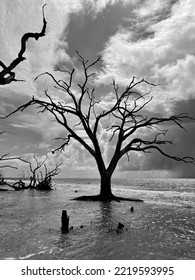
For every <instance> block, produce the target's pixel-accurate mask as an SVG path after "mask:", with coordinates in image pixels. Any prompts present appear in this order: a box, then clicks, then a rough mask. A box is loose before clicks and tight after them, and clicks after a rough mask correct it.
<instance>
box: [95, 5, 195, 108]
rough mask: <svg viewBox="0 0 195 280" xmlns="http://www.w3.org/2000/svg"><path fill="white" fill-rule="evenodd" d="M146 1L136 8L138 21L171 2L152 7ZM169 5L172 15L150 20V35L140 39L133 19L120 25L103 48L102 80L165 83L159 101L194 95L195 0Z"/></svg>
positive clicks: (192, 96)
mask: <svg viewBox="0 0 195 280" xmlns="http://www.w3.org/2000/svg"><path fill="white" fill-rule="evenodd" d="M174 2H175V1H174ZM145 3H147V5H146V4H145V5H143V6H139V7H138V8H137V9H136V11H135V14H136V16H137V18H136V24H137V22H142V20H144V22H145V17H146V16H148V15H150V16H152V15H153V16H155V15H156V13H157V12H159V9H160V11H161V10H162V9H165V8H166V6H167V5H168V2H167V1H165V2H163V3H164V5H160V3H162V1H155V3H156V6H155V4H154V5H152V7H154V9H153V10H151V9H150V6H151V1H147V2H145ZM152 3H153V2H152ZM169 8H170V10H171V13H170V14H169V17H167V18H163V19H161V20H159V21H156V20H155V21H154V22H152V20H151V21H150V22H149V23H150V24H149V25H146V31H148V32H150V35H149V36H147V35H146V36H145V37H142V36H141V37H140V38H139V37H138V38H137V36H136V34H135V33H136V32H137V28H135V29H134V30H133V28H132V25H131V24H132V22H131V21H130V23H129V26H127V27H122V28H120V29H119V30H118V32H117V33H116V34H115V35H114V36H112V37H111V38H110V39H109V40H108V42H107V43H106V47H105V49H104V50H103V51H102V56H103V65H104V67H103V70H102V71H101V72H100V75H99V77H98V82H99V83H104V84H109V83H110V82H111V80H112V79H113V78H114V79H116V81H117V82H118V83H120V84H121V85H126V84H127V83H128V82H129V81H130V80H131V78H132V77H133V76H136V77H137V76H138V77H141V78H142V77H144V78H146V79H148V80H149V81H152V82H156V83H160V84H162V85H164V86H161V87H159V89H158V88H155V96H156V99H155V98H154V101H155V102H156V101H157V100H158V102H157V103H160V102H161V103H162V102H163V101H169V102H170V101H171V100H172V99H173V100H174V101H176V100H178V101H179V100H182V99H189V98H194V96H195V93H194V90H193V88H194V79H193V78H192V77H193V76H194V54H195V50H194V45H195V36H194V31H193V30H194V28H195V2H194V1H193V0H188V1H183V0H181V1H179V2H176V3H175V4H174V5H172V6H171V7H170V6H169ZM184 89H185V90H184ZM170 104H171V103H170Z"/></svg>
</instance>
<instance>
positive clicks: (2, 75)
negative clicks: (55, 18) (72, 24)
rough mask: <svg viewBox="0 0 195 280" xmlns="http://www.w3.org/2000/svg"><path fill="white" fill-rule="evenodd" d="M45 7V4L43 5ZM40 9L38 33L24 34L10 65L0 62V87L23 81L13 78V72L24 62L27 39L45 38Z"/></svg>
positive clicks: (44, 24) (44, 22) (44, 27)
mask: <svg viewBox="0 0 195 280" xmlns="http://www.w3.org/2000/svg"><path fill="white" fill-rule="evenodd" d="M45 5H46V4H45ZM45 5H43V7H42V13H43V27H42V30H41V32H40V33H37V32H36V33H33V32H28V33H25V34H24V35H23V36H22V38H21V48H20V51H19V53H18V56H17V57H16V58H15V59H14V60H13V61H12V62H11V63H10V65H9V66H6V65H5V64H4V63H3V61H1V60H0V66H1V68H2V69H3V70H1V72H0V85H7V84H10V83H11V82H17V81H23V80H17V79H16V78H15V72H14V71H13V70H14V69H15V68H16V66H17V65H18V64H20V63H21V62H22V61H24V60H25V59H26V58H25V57H24V53H25V51H26V44H27V41H28V40H29V38H34V39H35V40H38V39H39V38H41V37H43V36H45V31H46V26H47V22H46V20H45V16H44V7H45Z"/></svg>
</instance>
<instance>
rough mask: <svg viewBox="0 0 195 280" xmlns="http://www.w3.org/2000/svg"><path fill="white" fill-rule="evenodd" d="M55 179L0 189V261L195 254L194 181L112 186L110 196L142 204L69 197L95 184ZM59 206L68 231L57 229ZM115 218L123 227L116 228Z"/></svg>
mask: <svg viewBox="0 0 195 280" xmlns="http://www.w3.org/2000/svg"><path fill="white" fill-rule="evenodd" d="M58 183H59V184H58V185H57V190H54V191H52V192H38V191H31V190H29V191H28V190H27V191H21V192H14V191H10V192H2V193H0V196H1V203H0V234H1V239H0V259H5V258H16V259H194V258H195V251H194V241H195V228H194V224H195V223H194V222H195V221H194V220H195V218H194V214H195V204H194V202H195V196H194V183H195V181H193V180H190V181H187V180H185V181H184V180H183V181H182V180H177V182H176V181H175V180H167V181H166V180H164V181H163V180H158V181H155V180H148V181H141V180H140V181H134V182H131V184H129V183H128V182H124V183H123V182H119V181H118V182H117V181H116V182H115V183H114V184H113V185H114V192H115V193H116V194H118V195H123V196H128V197H139V198H143V199H145V203H134V202H121V203H118V202H114V201H113V202H107V203H104V202H82V201H74V200H71V198H73V197H75V196H76V195H83V194H86V193H90V194H94V193H96V188H97V184H98V182H95V181H85V180H83V181H75V180H72V181H69V182H65V183H63V184H62V182H58ZM89 183H90V184H89ZM75 190H77V191H78V193H75ZM131 206H134V208H135V211H134V213H132V212H131V211H130V207H131ZM63 209H66V210H67V212H68V214H69V216H70V226H73V230H71V231H70V233H69V234H63V233H62V232H61V230H60V226H61V225H60V218H61V212H62V210H63ZM119 222H121V223H122V224H124V226H125V227H124V229H123V230H122V231H121V232H116V228H117V225H118V223H119Z"/></svg>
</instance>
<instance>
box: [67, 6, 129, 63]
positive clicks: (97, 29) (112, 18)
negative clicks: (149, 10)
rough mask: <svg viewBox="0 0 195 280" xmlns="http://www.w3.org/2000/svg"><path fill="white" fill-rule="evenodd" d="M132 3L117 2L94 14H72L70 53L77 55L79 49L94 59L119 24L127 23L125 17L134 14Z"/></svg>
mask: <svg viewBox="0 0 195 280" xmlns="http://www.w3.org/2000/svg"><path fill="white" fill-rule="evenodd" d="M132 10H133V9H132V5H131V4H130V3H129V5H126V6H124V5H123V4H122V2H119V3H116V4H115V5H113V6H107V8H106V9H105V10H104V11H102V12H101V13H99V14H96V15H95V16H94V13H93V12H88V11H87V10H85V12H83V13H80V14H77V15H75V14H74V15H72V17H71V20H70V23H69V26H68V33H67V38H66V41H67V43H68V51H67V52H68V54H69V55H70V56H71V57H73V56H75V50H78V51H79V52H80V53H81V54H82V56H83V57H85V58H86V59H94V57H96V56H97V53H99V52H101V51H102V50H103V49H104V45H105V43H106V42H107V40H108V39H109V37H110V36H112V35H114V34H115V33H116V32H117V30H118V29H119V26H121V25H125V17H127V16H128V17H130V16H132Z"/></svg>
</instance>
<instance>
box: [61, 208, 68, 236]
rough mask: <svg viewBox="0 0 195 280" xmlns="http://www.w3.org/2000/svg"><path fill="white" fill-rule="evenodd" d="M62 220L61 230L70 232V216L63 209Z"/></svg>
mask: <svg viewBox="0 0 195 280" xmlns="http://www.w3.org/2000/svg"><path fill="white" fill-rule="evenodd" d="M61 222H62V226H61V230H62V231H63V232H67V233H68V232H69V216H68V215H67V212H66V210H62V217H61Z"/></svg>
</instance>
